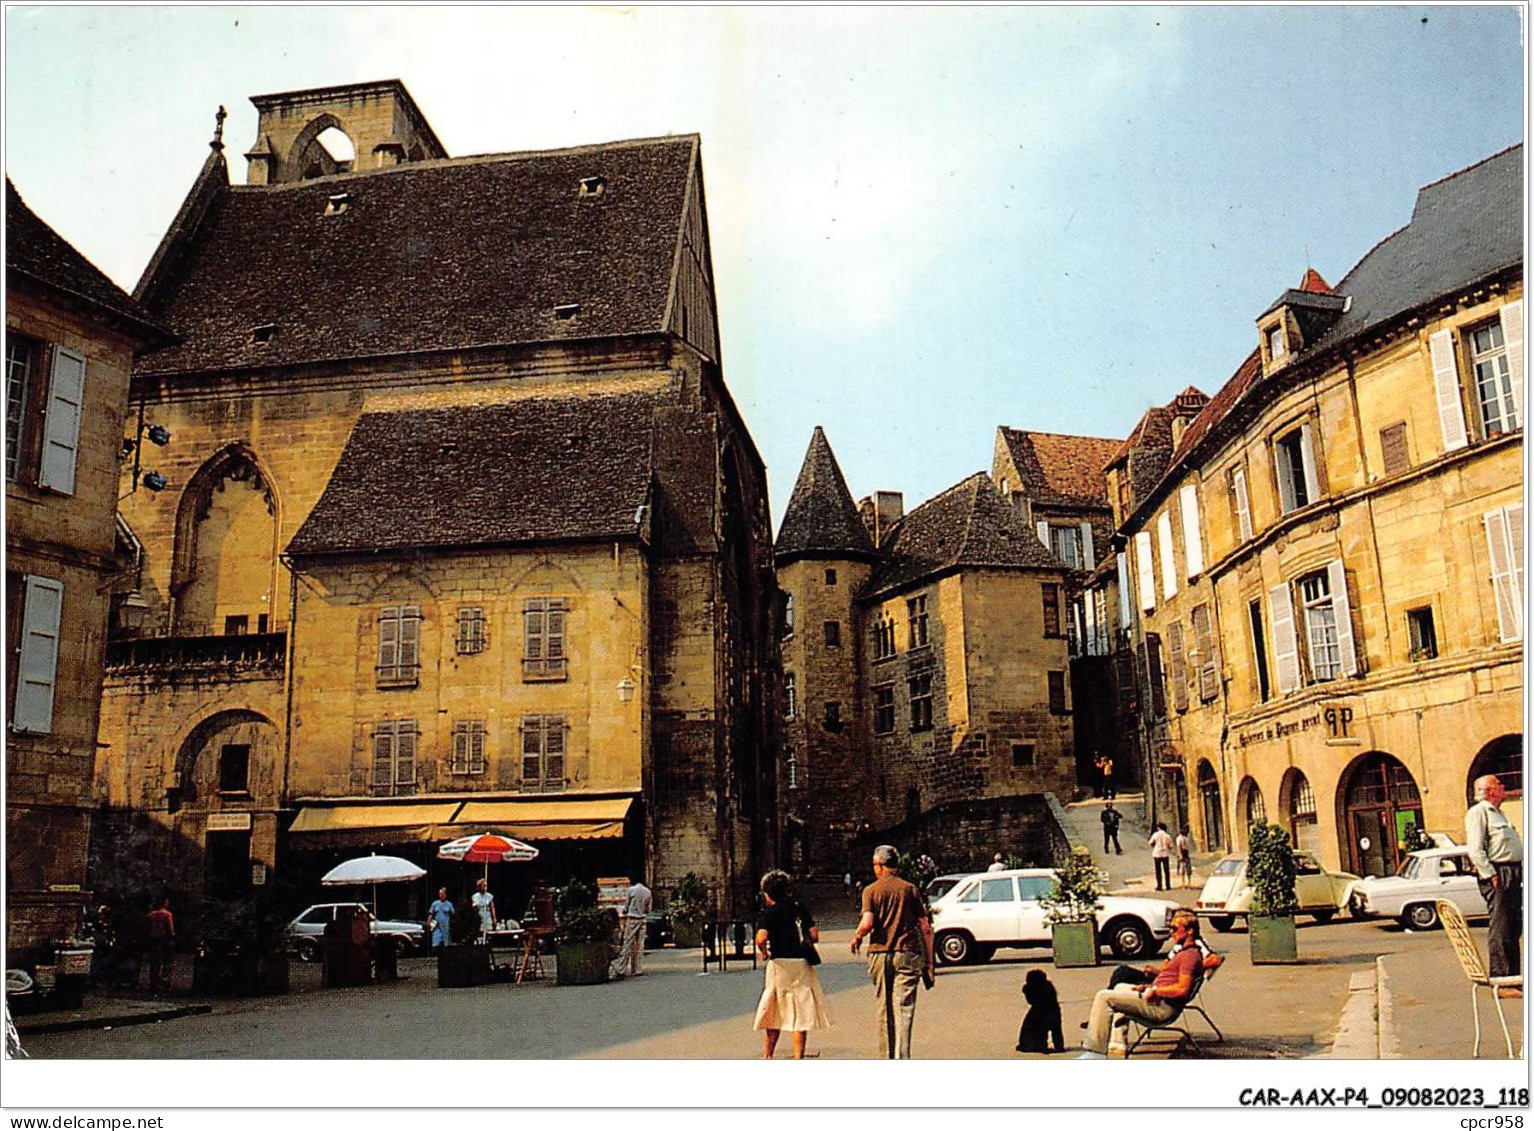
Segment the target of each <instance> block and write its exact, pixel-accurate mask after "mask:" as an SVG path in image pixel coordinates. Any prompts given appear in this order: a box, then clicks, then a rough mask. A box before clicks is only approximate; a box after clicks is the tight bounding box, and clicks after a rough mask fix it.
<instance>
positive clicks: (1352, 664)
mask: <svg viewBox="0 0 1534 1131" xmlns="http://www.w3.org/2000/svg"><path fill="white" fill-rule="evenodd" d="M1326 583H1327V588H1329V589H1330V590H1331V597H1332V618H1333V619H1334V620H1335V621H1336V622H1337V651H1338V654H1339V656H1340V657H1341V662H1342V674H1343V675H1357V674H1358V652H1357V650H1356V648H1355V646H1354V641H1353V609H1352V606H1351V605H1349V604H1348V574H1347V570H1346V569H1344V568H1343V565H1342V559H1341V558H1333V559H1332V560H1331V561H1329V562H1327V563H1326Z"/></svg>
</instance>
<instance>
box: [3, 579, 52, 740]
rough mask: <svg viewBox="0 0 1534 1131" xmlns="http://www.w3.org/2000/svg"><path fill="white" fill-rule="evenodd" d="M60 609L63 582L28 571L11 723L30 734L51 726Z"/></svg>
mask: <svg viewBox="0 0 1534 1131" xmlns="http://www.w3.org/2000/svg"><path fill="white" fill-rule="evenodd" d="M63 611H64V583H63V582H62V581H56V580H54V579H53V578H51V577H39V576H37V575H35V574H28V575H27V577H26V578H25V580H24V582H23V596H22V605H21V629H20V632H19V636H20V640H19V642H18V645H17V656H16V687H15V698H14V699H13V700H12V703H11V726H12V728H13V729H15V730H18V731H24V732H27V733H31V734H48V733H50V732H51V731H52V730H53V694H54V686H55V683H56V682H57V678H58V665H59V626H60V624H61V622H62V617H63Z"/></svg>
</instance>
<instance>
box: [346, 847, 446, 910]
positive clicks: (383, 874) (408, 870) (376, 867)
mask: <svg viewBox="0 0 1534 1131" xmlns="http://www.w3.org/2000/svg"><path fill="white" fill-rule="evenodd" d="M424 875H426V869H425V868H421V867H418V866H417V865H415V864H412V863H411V862H410V861H408V860H403V859H401V858H400V857H398V856H377V855H374V856H359V857H357V858H356V859H355V860H347V861H345V862H344V863H341V864H337V865H336V866H335V867H334V868H332V869H330V871H328V872H326V873H325V874H324V875H323V876H321V877H320V883H322V884H324V885H326V886H327V887H342V886H344V885H346V884H368V885H370V886H371V887H372V889H373V917H374V918H377V917H378V885H379V884H400V883H405V882H407V881H409V880H417V879H420V878H421V877H422V876H424Z"/></svg>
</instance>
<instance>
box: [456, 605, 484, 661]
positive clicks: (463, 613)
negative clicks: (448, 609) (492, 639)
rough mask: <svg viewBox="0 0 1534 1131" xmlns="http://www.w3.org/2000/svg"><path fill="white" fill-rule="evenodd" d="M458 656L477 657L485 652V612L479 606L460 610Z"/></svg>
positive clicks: (468, 606) (463, 606)
mask: <svg viewBox="0 0 1534 1131" xmlns="http://www.w3.org/2000/svg"><path fill="white" fill-rule="evenodd" d="M457 645H458V654H459V655H460V656H475V655H478V654H479V653H480V652H483V651H484V650H485V610H484V609H482V608H480V607H479V606H478V605H462V606H460V607H459V609H458V639H457Z"/></svg>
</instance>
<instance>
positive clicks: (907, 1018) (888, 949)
mask: <svg viewBox="0 0 1534 1131" xmlns="http://www.w3.org/2000/svg"><path fill="white" fill-rule="evenodd" d="M873 868H874V882H873V883H871V884H869V885H868V886H867V887H866V888H864V889H863V917H862V918H861V919H860V920H859V921H858V926H857V930H855V931H854V932H853V933H852V953H853V954H857V953H858V951H859V949H861V947H862V945H863V939H864V938H865V937H866V938H867V939H868V976H869V978H870V979H872V980H873V984H874V995H875V996H876V997H877V998H878V999H879V1054H880V1055H881V1056H883V1057H884V1058H885V1059H887V1060H909V1059H910V1057H911V1027H912V1024H913V1023H914V1022H915V1020H916V987H917V984H918V983H919V982H922V981H925V982H926V983H927V985H928V986H931V984H932V968H933V954H932V921H931V919H930V918H929V917H928V915H927V908H926V905H925V904H923V903H922V899H921V893H920V892H919V891H917V890H916V885H914V884H911V883H907V882H906V881H905V880H903V879H901V878H900V855H899V853H897V852H896V851H895V849H894V848H893V847H892V846H891V845H888V844H881V845H880V846H879V847H878V848H876V849H874V855H873Z"/></svg>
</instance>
